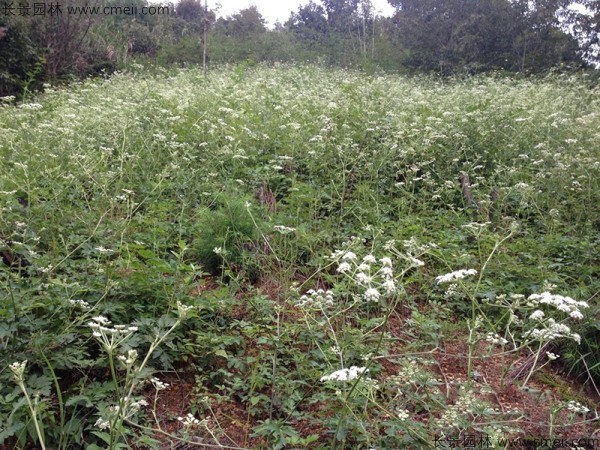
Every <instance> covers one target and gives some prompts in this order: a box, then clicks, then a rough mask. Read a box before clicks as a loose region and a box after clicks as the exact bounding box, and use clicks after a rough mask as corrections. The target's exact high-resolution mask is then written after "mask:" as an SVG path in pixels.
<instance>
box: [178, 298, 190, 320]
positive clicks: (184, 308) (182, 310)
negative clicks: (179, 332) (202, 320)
mask: <svg viewBox="0 0 600 450" xmlns="http://www.w3.org/2000/svg"><path fill="white" fill-rule="evenodd" d="M192 309H194V307H193V306H191V305H184V304H183V303H181V302H180V301H179V300H177V313H178V314H179V318H180V319H181V320H183V319H185V318H186V317H187V315H188V313H189V312H190V311H191V310H192Z"/></svg>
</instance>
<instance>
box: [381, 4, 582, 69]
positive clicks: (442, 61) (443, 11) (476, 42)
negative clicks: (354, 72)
mask: <svg viewBox="0 0 600 450" xmlns="http://www.w3.org/2000/svg"><path fill="white" fill-rule="evenodd" d="M389 2H390V4H391V5H392V6H394V7H395V8H396V14H395V16H394V21H395V23H396V25H397V27H398V29H399V34H400V36H401V39H402V42H403V44H404V46H405V47H406V48H407V50H408V51H407V55H406V58H405V62H406V63H407V64H408V65H409V66H411V67H413V68H416V69H421V70H435V71H439V72H442V73H452V72H457V71H468V72H476V71H482V70H490V69H504V70H520V71H540V70H546V69H548V68H549V67H552V66H554V65H558V64H579V63H580V59H579V57H578V47H577V43H576V41H575V40H574V39H573V38H572V37H570V36H569V35H567V34H566V33H565V32H564V31H563V30H562V29H561V21H560V14H561V11H563V10H564V8H565V5H568V4H569V3H570V0H512V1H510V0H389Z"/></svg>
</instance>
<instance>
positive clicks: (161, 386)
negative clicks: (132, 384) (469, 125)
mask: <svg viewBox="0 0 600 450" xmlns="http://www.w3.org/2000/svg"><path fill="white" fill-rule="evenodd" d="M150 382H151V383H152V385H153V386H154V389H156V390H157V391H162V390H163V389H167V388H168V387H169V384H168V383H165V382H163V381H160V380H159V379H158V378H156V377H152V378H150Z"/></svg>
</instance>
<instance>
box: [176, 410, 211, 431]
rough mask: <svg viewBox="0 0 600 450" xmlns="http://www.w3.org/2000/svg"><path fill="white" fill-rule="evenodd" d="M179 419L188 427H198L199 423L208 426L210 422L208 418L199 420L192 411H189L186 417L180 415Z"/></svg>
mask: <svg viewBox="0 0 600 450" xmlns="http://www.w3.org/2000/svg"><path fill="white" fill-rule="evenodd" d="M177 420H179V421H180V422H181V423H182V424H183V426H184V427H186V428H192V427H197V426H198V425H204V426H206V425H207V424H208V419H203V420H198V419H196V418H195V417H194V415H193V414H191V413H188V414H187V415H186V416H185V417H178V418H177Z"/></svg>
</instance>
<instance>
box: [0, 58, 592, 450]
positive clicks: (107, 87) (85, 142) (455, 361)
mask: <svg viewBox="0 0 600 450" xmlns="http://www.w3.org/2000/svg"><path fill="white" fill-rule="evenodd" d="M598 94H599V92H598V88H596V87H593V86H591V85H590V84H589V83H588V82H587V80H586V79H585V77H584V76H558V75H554V76H550V77H547V78H531V79H510V78H501V77H475V78H468V79H462V80H448V79H445V80H440V79H435V78H426V77H416V78H403V77H398V76H393V75H365V74H361V73H358V72H352V71H346V70H341V69H325V68H321V67H316V66H288V65H280V66H275V67H266V66H257V67H254V68H249V67H247V66H240V67H238V68H222V69H220V70H215V71H212V72H210V73H209V74H208V76H207V77H203V76H202V75H201V73H200V71H199V70H198V69H197V68H190V69H181V70H163V69H160V70H154V71H150V70H146V69H143V68H142V67H139V66H135V67H134V68H133V69H132V71H130V72H126V73H120V74H116V75H115V76H113V77H111V78H110V79H107V80H90V81H86V82H83V83H81V84H77V85H72V86H70V87H69V88H68V89H54V88H48V89H47V90H46V92H45V93H44V94H43V95H40V96H39V98H35V99H33V98H32V99H29V100H28V101H27V102H26V103H23V104H19V105H11V104H9V102H5V106H3V107H2V108H0V124H1V125H0V156H1V158H0V170H1V171H2V172H1V173H2V176H1V177H0V208H1V211H2V212H1V214H0V245H1V248H0V250H2V251H3V252H4V255H7V256H10V259H11V261H13V262H12V263H11V267H8V266H5V267H4V268H3V269H2V270H0V287H1V294H0V317H1V319H2V320H1V321H0V322H1V325H0V343H1V344H0V357H1V359H2V361H3V364H2V367H0V380H1V383H0V386H2V387H0V396H1V399H2V401H0V443H2V442H4V444H5V445H6V446H8V448H28V446H29V447H31V446H32V445H41V444H42V443H44V444H45V445H47V446H48V447H51V448H89V449H93V448H103V447H108V448H116V447H117V446H118V445H125V446H129V447H135V446H136V445H137V446H138V447H139V446H142V447H143V448H154V447H157V446H158V445H159V442H162V441H164V440H171V441H173V442H174V440H176V439H184V440H190V439H192V438H193V437H194V436H203V439H205V442H212V443H213V444H215V445H217V444H221V445H229V446H232V447H245V448H246V447H252V448H258V447H263V448H304V447H311V448H401V447H403V448H408V447H411V448H427V447H428V446H432V445H433V442H434V438H435V437H436V436H437V437H440V436H441V437H442V438H444V439H445V438H451V437H456V436H465V435H468V434H469V433H471V434H472V433H478V435H479V436H486V437H487V438H489V439H491V440H492V441H493V443H494V445H495V446H497V447H500V448H502V447H503V445H504V444H502V439H503V438H506V437H507V436H512V437H515V436H531V435H533V436H537V437H552V436H567V435H569V436H576V437H589V436H591V435H592V432H593V431H594V430H595V429H596V428H597V416H596V415H595V413H593V412H591V410H593V409H594V408H595V406H596V403H594V402H593V400H590V402H589V403H588V404H587V405H579V404H578V405H579V406H576V407H571V408H570V409H569V407H568V403H567V399H566V398H565V399H561V398H560V395H558V394H557V393H556V392H548V393H547V395H545V397H544V398H545V400H544V401H543V402H542V403H541V406H539V407H538V408H537V409H535V411H532V410H529V409H528V408H529V407H525V406H523V405H525V404H527V403H528V402H530V400H527V399H528V397H527V396H528V395H537V394H536V392H539V391H540V389H542V390H543V389H544V388H543V387H542V385H540V384H539V382H537V381H536V377H535V376H533V377H532V376H531V375H532V374H533V373H534V372H535V371H536V370H540V372H539V373H545V372H547V371H562V372H567V371H569V370H571V371H572V372H573V373H583V374H584V375H583V376H582V377H579V378H576V377H575V378H574V377H571V381H570V382H572V383H574V386H575V388H579V389H590V390H591V391H593V390H594V389H595V386H596V384H595V383H598V381H599V380H600V369H599V367H600V348H599V347H598V306H597V299H598V297H597V295H598V291H599V290H600V287H599V282H598V280H600V273H599V270H598V267H600V266H599V265H598V250H597V249H598V245H599V244H600V185H599V184H600V176H599V175H600V173H599V172H600V159H599V152H598V140H599V139H600V101H599V100H598V99H599V98H600V97H599V96H598ZM465 175H468V181H467V177H465ZM352 254H354V255H356V259H354V258H353V257H352ZM363 258H365V259H364V261H363ZM387 258H389V260H388V259H387ZM388 261H389V262H388ZM15 262H19V263H15ZM19 264H20V266H22V267H20V266H19ZM459 269H475V270H476V271H477V273H476V274H475V275H471V276H467V277H465V278H457V279H456V280H454V282H453V283H450V284H446V283H443V282H442V283H437V282H436V277H438V276H440V275H442V274H446V273H450V272H454V271H457V270H459ZM310 289H312V290H313V291H309V290H310ZM319 289H321V290H322V291H319ZM328 291H331V292H328ZM542 292H552V293H554V294H560V295H562V296H563V297H561V298H559V297H556V296H554V297H551V299H552V302H554V303H552V302H550V303H548V302H546V303H543V302H542V303H539V302H538V301H534V300H532V297H530V296H531V295H532V294H540V293H542ZM564 297H568V298H569V299H571V298H572V299H576V300H577V301H585V302H588V303H589V307H588V308H586V307H585V306H584V305H583V304H579V306H578V307H576V306H564V301H566V300H564V301H563V300H562V298H564ZM560 302H563V306H562V309H561V308H557V306H558V304H559V303H560ZM182 305H188V306H190V307H192V309H191V310H190V311H187V310H185V311H183V312H182V309H181V308H182ZM569 305H570V304H569ZM569 308H571V309H569ZM573 308H578V311H579V310H581V313H582V314H583V315H584V318H583V319H581V320H575V319H573V318H571V317H569V315H570V314H571V313H573V314H575V313H574V309H573ZM534 310H540V311H542V312H543V313H544V318H543V319H542V320H538V321H536V320H533V319H530V315H531V314H532V313H533V311H534ZM184 313H185V314H184ZM182 314H183V315H182ZM573 314H571V315H573ZM575 315H576V314H575ZM98 316H103V317H107V318H108V319H110V320H111V321H112V324H111V325H110V326H109V327H108V328H110V327H112V326H113V324H128V325H129V324H131V325H134V326H135V327H136V328H137V330H136V331H135V332H133V333H131V334H130V335H129V334H128V335H126V336H123V339H122V340H121V341H120V343H119V345H117V346H115V347H114V348H112V347H110V346H108V347H107V345H106V344H102V342H104V341H101V340H98V339H95V338H94V336H93V334H92V332H93V330H94V329H93V327H90V326H89V325H88V324H89V323H90V321H91V320H92V318H93V317H96V318H97V317H98ZM184 316H185V317H184ZM184 319H185V320H184ZM551 320H552V321H555V322H554V323H555V324H556V323H558V324H561V325H563V326H567V327H568V331H566V330H564V329H562V331H561V332H560V333H558V334H556V329H554V331H553V333H554V334H553V335H550V334H549V333H550V332H549V330H551V329H552V321H551ZM175 325H176V327H175ZM531 330H537V332H538V334H535V333H532V332H531ZM113 333H117V332H114V331H113ZM528 333H529V334H528ZM117 334H118V333H117ZM540 336H541V337H540ZM577 336H579V338H580V339H578V338H577ZM96 338H98V337H97V336H96ZM578 342H580V343H579V344H578ZM157 343H158V344H160V345H158V344H157ZM134 349H135V350H137V351H138V352H139V355H140V356H139V357H137V356H136V358H137V359H136V358H133V360H132V356H131V355H132V354H130V353H128V352H129V351H130V350H134ZM546 352H553V353H556V354H560V358H559V359H558V360H557V361H551V360H549V359H548V357H547V354H546ZM119 355H123V356H124V357H123V358H121V359H119V358H118V356H119ZM24 360H27V361H28V365H27V367H26V369H25V372H24V374H23V378H22V380H21V382H22V387H20V385H19V384H18V383H15V382H14V381H15V374H14V373H13V372H11V370H9V369H8V365H9V364H11V363H13V362H21V361H24ZM353 366H354V367H359V368H364V369H361V371H359V372H356V371H355V372H352V371H351V372H352V375H349V374H350V372H348V371H347V369H349V368H351V367H353ZM542 366H543V367H542ZM522 367H525V368H526V370H525V369H521V368H522ZM333 373H337V378H338V379H339V378H344V377H347V378H348V377H349V378H350V379H349V380H347V381H323V382H322V381H320V380H321V378H322V377H325V376H328V375H331V374H333ZM499 374H500V375H501V376H500V375H499ZM150 376H157V377H158V378H161V377H162V379H168V380H169V381H170V382H171V387H169V388H168V389H170V390H171V391H169V390H166V391H165V390H158V391H157V390H155V388H154V387H152V386H156V384H154V385H152V384H150V383H149V382H148V381H147V380H148V379H149V377H150ZM553 376H555V375H553ZM333 378H336V377H333ZM17 381H18V376H17ZM184 381H185V382H184ZM190 384H191V385H192V387H191V388H190ZM519 385H520V386H521V389H517V388H515V386H519ZM183 386H186V389H187V390H189V391H190V392H191V394H190V392H188V395H187V396H186V398H188V400H187V401H186V404H184V405H183V406H182V405H181V404H179V405H172V407H171V408H168V407H167V408H164V405H167V406H168V404H169V403H168V400H166V398H168V395H169V394H168V393H169V392H179V391H181V390H182V389H183ZM23 392H25V393H27V394H28V395H23ZM165 392H166V394H165ZM186 392H187V391H186ZM586 392H587V391H586ZM596 393H597V389H596ZM155 394H156V396H155ZM190 395H191V397H190ZM165 396H166V397H165ZM509 397H510V398H511V399H512V400H513V401H512V402H511V401H509V400H506V401H504V399H505V398H509ZM144 399H146V401H147V403H148V406H146V407H142V406H143V405H142V404H140V403H139V402H140V400H144ZM160 399H164V400H160ZM156 400H158V401H156ZM27 401H29V404H28V403H27ZM163 402H164V404H163ZM519 402H521V406H519V405H518V404H519ZM507 404H514V408H513V407H510V408H509V407H508V406H506V405H507ZM115 405H118V406H120V409H118V410H117V409H115ZM571 406H573V405H571ZM178 408H179V409H178ZM578 408H579V409H578ZM586 408H587V409H589V410H590V411H588V412H585V409H586ZM157 411H158V413H157ZM228 411H233V413H232V414H230V413H229V412H228ZM188 413H191V414H193V415H194V416H195V417H196V419H195V420H192V419H191V418H189V417H188V418H186V414H188ZM178 416H181V419H182V420H177V417H178ZM204 417H206V419H205V420H201V419H202V418H204ZM34 418H35V420H33V419H34ZM106 423H108V424H109V425H108V426H104V424H106ZM38 424H42V425H41V426H40V427H38V426H37V425H38ZM34 425H36V426H34Z"/></svg>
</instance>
